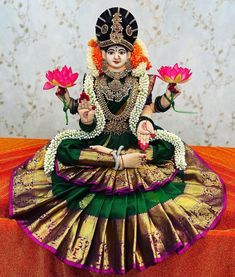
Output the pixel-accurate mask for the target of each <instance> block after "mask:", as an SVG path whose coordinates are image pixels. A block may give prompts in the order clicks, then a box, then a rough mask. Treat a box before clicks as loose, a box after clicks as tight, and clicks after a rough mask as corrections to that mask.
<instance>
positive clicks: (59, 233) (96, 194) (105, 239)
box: [10, 141, 226, 274]
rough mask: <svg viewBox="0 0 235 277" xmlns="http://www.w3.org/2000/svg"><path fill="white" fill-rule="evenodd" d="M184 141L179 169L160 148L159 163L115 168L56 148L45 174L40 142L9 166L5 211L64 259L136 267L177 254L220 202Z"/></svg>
mask: <svg viewBox="0 0 235 277" xmlns="http://www.w3.org/2000/svg"><path fill="white" fill-rule="evenodd" d="M68 145H70V146H71V145H72V142H70V141H67V142H65V143H64V149H65V148H66V149H67V146H68ZM185 147H186V162H187V164H188V166H187V168H186V170H184V171H178V170H176V169H175V167H174V163H173V158H169V159H165V160H164V159H163V157H166V156H165V155H164V153H163V152H164V151H163V152H162V153H161V154H162V155H161V157H162V161H161V162H160V163H159V164H156V163H155V164H149V163H147V164H146V165H144V166H143V167H141V168H138V169H125V170H121V171H115V170H113V169H112V168H104V167H92V166H90V167H89V166H84V165H83V166H81V165H79V164H76V163H73V162H71V163H69V162H68V158H66V157H65V156H66V155H65V154H64V152H63V153H60V152H61V149H59V150H58V155H57V160H56V163H55V170H54V171H53V173H52V176H51V178H48V177H47V176H46V175H45V174H44V171H43V164H44V156H45V151H46V147H44V148H42V149H41V150H39V151H38V152H37V153H36V154H35V156H34V157H33V158H31V159H30V160H28V161H27V162H25V163H24V164H23V165H22V166H20V167H19V168H17V169H16V170H15V172H14V175H13V176H12V182H11V199H10V215H11V217H13V218H15V219H16V220H17V221H18V223H19V224H20V225H21V226H22V228H23V229H24V230H25V232H26V233H27V234H28V235H29V236H30V237H31V238H32V239H33V240H34V241H36V242H37V243H39V244H40V245H41V246H43V247H44V248H46V249H48V250H50V251H51V252H53V253H55V254H56V255H57V256H58V257H59V258H60V259H61V260H62V261H64V262H65V263H66V264H68V265H71V266H75V267H78V268H86V269H89V270H91V271H95V272H99V273H117V274H124V273H126V272H127V271H128V270H130V269H132V268H135V269H138V270H143V269H145V268H146V267H148V266H150V265H153V264H155V263H158V262H160V261H162V260H164V259H165V258H166V257H168V256H169V255H170V254H171V253H173V252H176V253H178V254H182V253H183V252H184V251H186V250H187V249H188V248H189V247H190V246H191V245H192V244H193V243H194V242H195V241H196V240H198V239H199V238H201V237H204V236H205V235H206V233H207V232H208V230H210V229H212V228H214V227H215V226H216V224H217V223H218V221H219V219H220V217H221V215H222V213H223V211H224V209H225V205H226V194H225V187H224V185H223V183H222V181H221V180H220V178H219V177H218V176H217V175H216V174H215V173H214V172H213V171H211V170H210V169H209V168H208V167H207V166H206V165H205V164H204V163H203V161H201V160H200V158H199V157H197V156H196V154H195V153H194V152H193V150H192V149H191V148H190V147H189V146H188V145H185ZM166 148H167V147H166ZM158 149H160V147H159V148H158ZM168 150H169V149H165V151H168ZM73 152H74V151H73ZM75 152H76V151H75ZM168 152H169V151H168ZM158 154H159V152H158ZM70 158H71V157H70ZM159 158H160V156H159ZM74 159H75V157H74ZM159 160H160V159H159Z"/></svg>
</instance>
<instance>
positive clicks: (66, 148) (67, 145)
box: [57, 139, 86, 165]
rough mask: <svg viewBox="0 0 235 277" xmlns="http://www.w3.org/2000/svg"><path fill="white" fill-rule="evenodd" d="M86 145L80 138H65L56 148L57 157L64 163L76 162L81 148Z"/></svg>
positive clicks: (72, 163)
mask: <svg viewBox="0 0 235 277" xmlns="http://www.w3.org/2000/svg"><path fill="white" fill-rule="evenodd" d="M85 147H86V145H84V143H83V142H82V141H81V140H80V139H65V140H63V141H62V142H61V143H60V145H59V147H58V148H57V158H58V160H59V161H61V162H62V163H64V164H69V165H76V164H78V160H79V156H80V153H81V150H82V149H83V148H85Z"/></svg>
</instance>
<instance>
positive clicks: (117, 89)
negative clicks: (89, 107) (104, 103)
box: [101, 70, 131, 102]
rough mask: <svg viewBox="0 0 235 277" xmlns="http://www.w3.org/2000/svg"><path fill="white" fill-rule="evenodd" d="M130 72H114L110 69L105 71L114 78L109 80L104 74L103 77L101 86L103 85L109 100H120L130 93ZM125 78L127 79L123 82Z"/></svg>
mask: <svg viewBox="0 0 235 277" xmlns="http://www.w3.org/2000/svg"><path fill="white" fill-rule="evenodd" d="M128 73H129V72H128V71H127V70H124V71H122V72H112V71H109V70H108V71H106V72H105V75H106V76H108V77H109V78H111V79H112V80H111V81H109V82H108V80H107V78H105V76H104V75H103V78H101V86H103V92H104V93H105V97H106V99H107V100H109V101H115V102H120V101H122V99H123V98H124V97H126V96H127V95H128V93H129V90H130V89H131V82H130V80H131V77H130V76H127V75H128ZM123 78H125V80H124V82H121V79H123Z"/></svg>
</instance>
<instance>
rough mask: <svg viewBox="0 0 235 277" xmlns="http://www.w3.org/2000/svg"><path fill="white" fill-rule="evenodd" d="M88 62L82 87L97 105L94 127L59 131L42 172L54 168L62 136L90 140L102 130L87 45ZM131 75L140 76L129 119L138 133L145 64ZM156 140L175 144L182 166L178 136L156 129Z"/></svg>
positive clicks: (178, 164)
mask: <svg viewBox="0 0 235 277" xmlns="http://www.w3.org/2000/svg"><path fill="white" fill-rule="evenodd" d="M137 43H139V44H140V45H141V47H142V49H143V53H144V55H145V56H148V54H147V50H146V48H145V46H144V44H143V43H142V42H141V40H139V39H138V41H137ZM87 64H88V71H89V74H87V75H86V78H85V81H84V90H85V92H86V93H87V94H88V95H89V97H90V101H91V105H95V106H96V120H97V124H96V128H95V129H94V130H93V131H91V132H90V133H87V132H84V131H82V130H79V131H78V130H67V131H64V132H61V133H59V134H57V135H56V136H55V138H54V139H52V141H51V143H50V145H49V147H48V149H47V151H46V155H45V162H44V171H45V174H50V173H51V172H52V171H53V170H54V162H55V157H56V152H57V148H58V146H59V145H60V143H61V142H62V141H63V140H65V139H78V138H79V139H91V138H94V137H95V136H98V135H99V134H101V133H102V131H103V129H104V127H105V116H104V113H103V111H102V109H101V107H100V105H99V102H98V101H97V99H96V96H95V92H94V78H96V77H97V76H98V75H99V71H98V70H97V68H96V66H95V63H94V61H93V59H92V47H88V52H87ZM132 75H133V76H134V77H138V78H139V94H138V97H137V100H136V103H135V106H134V108H133V110H132V112H131V114H130V119H129V126H130V129H131V131H132V133H133V134H134V135H135V136H137V133H136V125H137V123H138V121H139V117H140V115H141V112H142V110H143V107H144V105H145V101H146V98H147V96H148V87H149V77H148V74H147V71H146V63H144V62H143V63H140V64H139V65H138V67H136V68H135V69H133V70H132ZM155 139H162V140H165V141H167V142H169V143H171V144H173V145H174V147H175V152H174V159H175V165H176V167H177V168H178V169H181V170H183V169H185V168H186V165H187V164H186V162H185V148H184V144H183V142H182V141H181V139H180V138H179V137H178V136H176V135H175V134H173V133H170V132H168V131H166V130H157V131H155V138H154V139H151V141H153V140H155Z"/></svg>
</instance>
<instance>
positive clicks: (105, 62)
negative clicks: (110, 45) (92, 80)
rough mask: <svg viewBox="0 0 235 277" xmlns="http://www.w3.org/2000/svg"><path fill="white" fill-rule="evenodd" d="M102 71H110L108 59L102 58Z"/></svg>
mask: <svg viewBox="0 0 235 277" xmlns="http://www.w3.org/2000/svg"><path fill="white" fill-rule="evenodd" d="M102 71H103V72H106V71H108V63H107V61H106V60H104V59H103V60H102Z"/></svg>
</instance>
